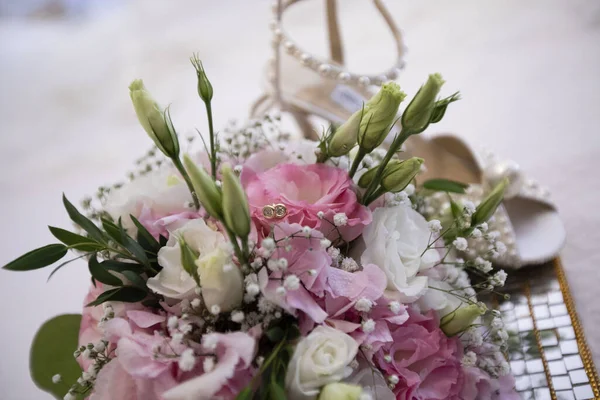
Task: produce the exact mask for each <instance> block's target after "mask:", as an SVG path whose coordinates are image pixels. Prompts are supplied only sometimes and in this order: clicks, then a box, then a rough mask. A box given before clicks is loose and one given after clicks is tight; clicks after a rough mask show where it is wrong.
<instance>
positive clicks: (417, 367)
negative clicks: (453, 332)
mask: <svg viewBox="0 0 600 400" xmlns="http://www.w3.org/2000/svg"><path fill="white" fill-rule="evenodd" d="M391 335H392V339H393V342H391V343H388V344H385V345H384V346H383V347H382V348H381V349H380V350H379V351H378V352H377V353H376V354H375V357H374V361H375V362H376V363H377V365H378V367H379V368H380V369H381V370H383V371H384V374H385V375H386V376H388V375H396V376H398V378H399V382H398V384H397V385H396V387H395V388H394V389H393V391H394V394H395V395H396V399H398V400H441V399H456V400H458V399H460V398H461V397H459V394H460V392H461V389H462V387H463V380H464V377H463V370H462V367H461V365H460V357H461V356H462V347H461V344H460V341H459V339H457V338H448V337H446V335H445V334H444V333H443V332H442V331H441V330H440V329H439V327H438V324H437V321H436V320H435V318H434V315H433V314H432V313H429V314H427V315H420V314H415V313H411V315H410V318H409V320H408V321H406V322H405V323H404V324H403V325H401V326H397V327H396V328H395V329H391ZM386 355H390V356H391V357H392V360H391V362H387V361H386V360H385V356H386Z"/></svg>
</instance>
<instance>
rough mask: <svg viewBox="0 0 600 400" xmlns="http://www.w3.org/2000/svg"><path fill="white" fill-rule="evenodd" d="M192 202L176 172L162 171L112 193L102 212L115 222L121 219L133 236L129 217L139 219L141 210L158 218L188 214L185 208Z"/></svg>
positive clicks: (132, 227)
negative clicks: (147, 211)
mask: <svg viewBox="0 0 600 400" xmlns="http://www.w3.org/2000/svg"><path fill="white" fill-rule="evenodd" d="M191 201H192V196H191V194H190V191H189V189H188V187H187V185H186V184H185V182H184V181H183V179H181V178H179V177H178V176H177V173H176V172H175V170H173V169H170V168H163V169H160V170H157V171H152V172H150V173H148V174H147V175H144V176H139V177H137V178H135V179H134V180H133V181H131V182H129V183H126V184H125V185H123V186H122V187H121V188H119V189H113V190H111V192H110V194H109V195H108V198H107V199H106V204H105V205H104V209H105V210H106V211H107V212H108V213H109V214H110V216H111V217H112V218H113V219H114V220H115V221H118V220H119V218H121V219H122V222H123V226H124V227H125V229H127V231H128V232H129V233H130V234H134V233H135V232H137V228H136V227H135V225H134V224H133V222H132V221H131V218H130V215H133V216H134V217H136V218H137V217H139V216H140V213H141V211H142V208H143V207H147V208H148V209H150V210H152V211H153V212H154V213H156V214H157V215H168V214H175V213H179V212H184V211H190V209H189V208H187V207H186V204H188V203H190V202H191Z"/></svg>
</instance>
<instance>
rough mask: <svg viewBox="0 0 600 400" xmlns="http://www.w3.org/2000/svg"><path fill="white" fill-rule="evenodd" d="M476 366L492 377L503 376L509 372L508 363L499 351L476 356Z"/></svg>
mask: <svg viewBox="0 0 600 400" xmlns="http://www.w3.org/2000/svg"><path fill="white" fill-rule="evenodd" d="M477 366H478V367H479V368H481V369H482V370H484V371H486V372H487V373H488V374H490V375H491V376H492V377H494V378H497V377H499V376H504V375H506V374H508V373H509V372H510V365H509V364H508V362H507V361H506V358H505V357H504V354H502V352H500V351H496V352H492V353H487V354H486V355H485V356H481V355H480V356H479V357H478V358H477Z"/></svg>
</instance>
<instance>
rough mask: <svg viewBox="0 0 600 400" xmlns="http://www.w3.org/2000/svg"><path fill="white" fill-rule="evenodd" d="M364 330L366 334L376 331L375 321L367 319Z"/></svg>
mask: <svg viewBox="0 0 600 400" xmlns="http://www.w3.org/2000/svg"><path fill="white" fill-rule="evenodd" d="M361 325H362V330H363V332H365V333H371V332H373V331H374V330H375V321H373V320H372V319H370V318H369V319H367V320H364V321H363V322H362V324H361Z"/></svg>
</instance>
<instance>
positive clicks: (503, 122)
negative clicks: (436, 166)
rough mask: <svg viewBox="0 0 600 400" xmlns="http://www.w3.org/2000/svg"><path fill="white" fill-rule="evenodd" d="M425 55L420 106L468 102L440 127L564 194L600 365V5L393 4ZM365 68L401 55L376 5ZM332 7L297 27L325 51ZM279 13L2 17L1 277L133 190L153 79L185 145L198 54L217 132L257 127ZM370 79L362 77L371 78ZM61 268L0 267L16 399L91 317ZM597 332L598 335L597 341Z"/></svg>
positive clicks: (199, 123)
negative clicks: (442, 85)
mask: <svg viewBox="0 0 600 400" xmlns="http://www.w3.org/2000/svg"><path fill="white" fill-rule="evenodd" d="M388 3H389V5H390V9H391V12H392V13H393V15H394V16H395V17H396V19H397V20H398V22H399V24H400V25H401V27H402V28H403V30H404V32H405V35H406V40H407V43H408V47H409V56H408V67H407V69H406V71H405V73H404V74H403V76H402V77H401V79H400V83H401V85H402V86H403V88H404V89H405V90H406V91H407V92H408V93H414V91H415V90H416V89H417V88H418V86H419V85H420V83H421V82H423V81H424V80H425V78H426V76H427V74H428V73H430V72H435V71H440V72H441V73H443V75H444V77H445V78H446V80H447V82H448V84H447V89H446V90H447V92H448V93H451V92H452V91H453V90H455V89H460V90H461V92H462V93H463V98H464V100H462V101H461V102H459V103H457V104H455V105H453V107H451V110H449V112H448V113H447V116H446V117H445V119H444V121H443V122H442V123H441V124H439V126H436V127H435V129H431V130H430V132H428V134H433V133H435V132H436V131H442V130H446V131H451V132H455V133H458V134H460V135H461V136H462V137H464V138H465V139H467V140H468V141H469V142H471V143H473V144H474V145H476V146H482V145H484V146H486V147H487V148H489V149H493V150H494V151H496V152H497V153H499V154H501V155H503V156H504V157H508V158H512V159H515V160H517V161H518V162H519V163H520V164H521V165H522V167H523V168H524V170H525V171H526V172H528V173H529V174H530V175H531V176H532V177H535V178H537V179H538V180H539V181H540V182H542V183H543V184H546V185H547V186H549V187H550V189H551V190H552V192H553V194H554V198H555V200H556V202H557V204H558V206H559V208H560V211H561V212H562V215H563V218H564V220H565V223H566V226H567V229H568V234H569V237H568V243H567V245H566V247H565V249H564V251H563V253H562V255H563V261H564V265H565V268H566V269H567V274H568V279H569V282H570V284H571V287H572V291H573V294H574V296H575V300H576V302H577V309H578V311H579V313H580V315H581V317H582V320H583V324H584V327H585V328H586V333H587V337H588V341H589V343H590V345H591V347H592V349H593V352H594V355H595V360H596V362H597V363H600V331H598V329H597V327H598V326H600V302H598V301H597V287H598V285H599V284H600V267H599V266H600V251H599V250H600V249H599V246H598V243H600V233H599V231H598V226H599V225H600V213H598V211H597V209H596V208H595V207H596V206H597V205H598V204H599V203H600V185H599V182H600V180H599V178H598V177H597V172H598V170H599V167H600V162H599V161H598V160H599V159H600V139H599V136H600V135H599V134H598V132H597V130H598V126H600V112H598V109H599V106H600V78H599V76H598V71H600V46H598V43H600V3H599V2H597V1H595V0H588V1H584V0H570V1H559V0H536V1H528V2H523V1H520V0H510V1H509V0H506V1H501V0H495V1H486V2H481V1H477V0H472V1H467V0H463V1H453V2H441V1H438V2H434V1H419V2H409V1H406V0H403V1H394V2H393V4H392V2H391V1H389V2H388ZM343 4H344V7H343V9H342V20H343V24H342V25H343V33H344V35H345V38H346V39H347V41H348V42H349V44H348V46H347V51H348V59H349V63H350V65H351V66H352V67H353V69H355V70H358V71H365V72H374V73H375V72H378V71H379V70H381V69H382V68H381V66H382V65H383V66H385V67H387V66H388V65H389V63H390V62H391V61H392V60H393V59H394V55H393V53H392V52H391V51H392V50H393V46H392V42H391V39H390V38H389V37H388V35H386V33H387V32H386V30H385V27H384V26H383V24H382V23H381V22H380V19H378V17H377V15H376V13H375V12H374V11H373V8H372V7H371V5H370V4H368V2H365V1H349V0H344V1H343ZM322 10H323V2H322V1H321V0H316V1H307V2H306V4H301V5H298V6H297V9H296V10H295V11H293V12H292V13H293V15H291V16H290V31H292V33H293V34H294V36H295V37H296V38H297V39H298V41H299V42H300V43H301V44H302V45H303V46H304V47H305V48H306V49H311V50H312V51H316V52H318V53H319V54H322V55H325V49H326V47H325V43H324V41H323V38H324V37H325V34H324V30H323V15H322ZM269 19H270V10H269V3H268V2H267V1H241V0H238V1H226V2H225V1H224V2H216V1H208V0H203V1H197V0H196V1H194V0H180V1H177V2H173V1H169V2H165V1H160V0H137V1H132V2H129V3H125V2H123V4H122V6H121V7H120V8H117V9H113V10H111V11H110V12H106V13H105V14H104V15H101V16H98V17H96V18H95V19H88V20H80V21H68V22H59V21H43V20H37V21H31V20H30V21H9V20H1V21H0V104H1V107H0V121H1V122H2V124H1V125H2V131H1V138H2V141H1V143H2V144H1V145H0V188H1V196H0V199H1V200H0V201H1V206H2V207H0V218H1V219H0V220H1V221H2V228H3V229H2V234H1V235H2V241H1V244H0V248H1V251H0V264H4V263H6V262H8V261H10V260H11V259H13V258H15V257H17V256H18V255H20V254H22V253H23V252H25V251H27V250H30V249H31V248H33V247H35V246H40V245H44V244H47V243H49V242H51V241H52V238H51V235H50V233H49V232H48V231H47V229H46V228H45V225H46V224H50V225H58V226H63V227H69V221H68V218H67V215H66V213H65V212H64V210H63V208H62V204H61V197H60V196H61V193H62V192H63V191H64V192H65V193H67V195H68V196H69V197H70V198H71V199H72V200H73V201H75V200H79V199H80V198H82V197H83V195H84V194H91V193H93V192H94V190H95V188H96V187H98V186H99V185H100V184H106V183H111V182H114V181H116V180H119V179H120V178H121V177H123V176H124V174H125V172H126V171H128V170H130V169H131V167H132V165H133V160H134V159H136V158H137V157H138V156H140V155H142V154H143V152H144V151H145V150H146V149H147V148H148V145H149V141H148V139H147V138H146V136H145V134H144V132H143V131H142V129H141V128H140V127H139V126H138V124H137V121H136V119H135V116H134V113H133V110H132V108H131V105H130V103H129V96H128V90H127V85H128V83H129V82H130V81H131V80H132V79H134V78H137V77H143V78H144V79H145V82H146V85H147V86H148V88H149V89H150V90H151V91H152V93H153V94H154V95H155V97H156V98H157V99H160V100H161V101H162V102H163V103H164V104H168V103H169V102H170V103H171V104H172V113H173V119H174V121H175V124H176V126H177V127H178V128H179V130H180V131H182V132H186V131H187V132H192V131H193V128H194V127H199V128H200V129H202V130H204V129H205V119H204V113H203V110H202V107H201V106H202V105H201V103H200V101H199V99H198V98H197V95H196V90H195V76H194V73H193V69H192V67H191V65H190V64H189V62H188V57H189V56H190V55H191V53H192V52H194V51H199V53H200V56H201V58H202V59H203V60H204V62H205V66H206V69H207V71H208V74H209V76H210V78H211V80H212V82H213V85H214V87H215V90H216V94H215V99H214V101H215V106H214V109H215V114H216V121H217V126H224V125H225V123H226V122H227V120H228V119H230V118H243V117H245V116H246V112H247V109H248V106H249V104H250V102H251V100H253V98H255V97H256V96H257V95H258V94H259V82H260V78H261V72H262V70H263V64H264V62H265V60H266V59H267V58H268V57H269V55H270V37H269V31H268V28H267V22H268V20H269ZM361 67H362V69H361ZM49 272H50V271H49V270H42V271H36V272H31V273H11V272H6V271H4V272H0V304H1V305H2V306H1V307H2V314H1V315H2V329H1V330H0V349H1V352H0V354H1V355H2V361H1V362H0V387H1V388H2V397H3V398H4V399H8V400H17V399H19V400H20V399H27V400H30V399H49V398H50V396H48V395H45V394H43V393H41V392H39V391H38V389H36V388H35V387H34V385H33V383H32V382H31V381H30V378H29V374H28V370H27V368H28V367H27V365H28V349H29V345H30V342H31V340H32V338H33V335H34V333H35V331H36V329H37V328H38V326H39V325H40V324H41V323H42V322H43V321H44V320H46V319H48V318H50V317H51V316H53V315H56V314H60V313H65V312H80V306H81V302H82V299H83V297H84V294H85V292H86V290H87V282H88V272H87V268H86V266H85V264H84V263H83V262H81V263H76V264H72V265H70V266H68V267H66V268H64V269H63V270H62V271H60V272H59V273H58V274H57V275H56V276H55V277H54V278H53V279H52V281H51V282H50V283H46V278H47V276H48V273H49ZM595 327H596V329H594V328H595Z"/></svg>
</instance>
